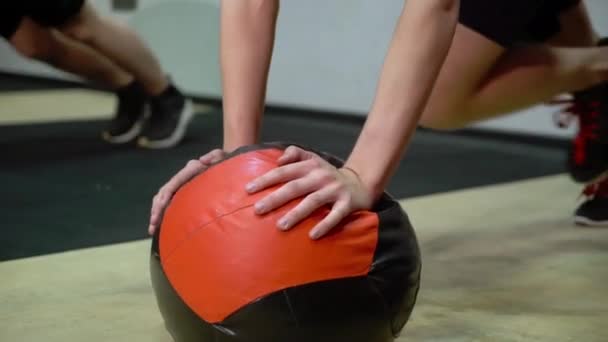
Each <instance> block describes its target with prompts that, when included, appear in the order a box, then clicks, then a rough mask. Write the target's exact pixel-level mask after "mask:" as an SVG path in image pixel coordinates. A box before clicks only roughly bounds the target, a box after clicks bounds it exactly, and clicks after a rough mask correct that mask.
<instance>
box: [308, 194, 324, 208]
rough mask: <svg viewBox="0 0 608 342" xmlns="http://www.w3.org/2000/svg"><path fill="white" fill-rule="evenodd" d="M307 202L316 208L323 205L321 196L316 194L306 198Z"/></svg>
mask: <svg viewBox="0 0 608 342" xmlns="http://www.w3.org/2000/svg"><path fill="white" fill-rule="evenodd" d="M308 201H309V202H310V204H312V205H317V206H318V205H321V204H323V202H324V201H323V196H322V195H321V194H320V193H318V192H315V193H313V194H310V195H309V196H308Z"/></svg>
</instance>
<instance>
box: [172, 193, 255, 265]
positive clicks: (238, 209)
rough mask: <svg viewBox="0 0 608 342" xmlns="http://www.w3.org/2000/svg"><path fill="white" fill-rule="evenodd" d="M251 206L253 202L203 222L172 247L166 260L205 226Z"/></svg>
mask: <svg viewBox="0 0 608 342" xmlns="http://www.w3.org/2000/svg"><path fill="white" fill-rule="evenodd" d="M251 207H253V204H250V205H246V206H244V207H240V208H236V209H234V210H233V211H230V212H227V213H225V214H222V215H220V216H218V217H216V218H214V219H213V220H211V221H209V222H207V223H205V224H202V225H201V226H199V227H196V228H194V229H193V230H192V231H191V232H190V233H189V234H188V235H186V237H184V238H183V239H182V240H181V241H180V242H178V243H177V244H176V245H175V247H173V249H172V250H171V251H170V252H169V253H168V254H167V257H166V258H165V261H166V262H168V261H169V259H171V256H173V253H175V251H177V249H178V248H179V247H181V246H182V245H183V244H184V243H186V242H187V241H189V240H190V239H192V237H193V236H194V235H196V234H198V233H199V232H200V231H201V230H202V229H203V228H205V227H206V226H208V225H210V224H213V223H215V222H217V221H218V220H220V219H222V218H223V217H224V216H228V215H232V214H234V213H236V212H238V211H241V210H243V209H247V208H251ZM161 258H162V254H161Z"/></svg>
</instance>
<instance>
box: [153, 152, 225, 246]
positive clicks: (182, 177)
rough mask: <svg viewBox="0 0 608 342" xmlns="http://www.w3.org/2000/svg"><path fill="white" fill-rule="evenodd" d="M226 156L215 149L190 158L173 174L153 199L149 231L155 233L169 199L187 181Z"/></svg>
mask: <svg viewBox="0 0 608 342" xmlns="http://www.w3.org/2000/svg"><path fill="white" fill-rule="evenodd" d="M225 156H226V153H225V152H224V151H223V150H220V149H216V150H213V151H211V152H209V153H207V154H205V155H204V156H202V157H200V158H199V159H193V160H190V161H189V162H188V163H187V164H186V166H185V167H184V168H183V169H181V170H180V171H179V172H178V173H177V174H176V175H175V176H173V177H172V178H171V179H170V180H169V181H168V182H167V183H166V184H165V185H163V186H162V187H161V188H160V190H159V191H158V193H157V194H156V196H154V199H153V200H152V209H151V211H150V224H149V226H148V233H149V234H150V235H152V234H154V232H155V231H156V229H157V228H158V226H159V225H160V223H161V221H162V218H163V214H164V212H165V209H166V208H167V206H168V205H169V201H170V200H171V198H172V197H173V195H174V194H175V193H176V192H177V190H178V189H179V188H180V187H181V186H182V185H184V184H185V183H187V182H188V181H189V180H191V179H192V178H194V176H196V175H198V174H199V173H201V172H203V171H205V169H207V168H208V167H209V166H210V165H211V164H214V163H216V162H219V161H221V160H222V159H224V157H225Z"/></svg>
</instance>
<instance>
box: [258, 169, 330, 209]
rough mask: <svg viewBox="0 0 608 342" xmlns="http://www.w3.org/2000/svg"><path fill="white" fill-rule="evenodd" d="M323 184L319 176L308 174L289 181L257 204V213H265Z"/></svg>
mask: <svg viewBox="0 0 608 342" xmlns="http://www.w3.org/2000/svg"><path fill="white" fill-rule="evenodd" d="M321 186H322V183H320V182H319V179H318V177H314V176H312V175H308V176H305V177H302V178H298V179H295V180H292V181H290V182H287V183H286V184H284V185H283V186H281V187H280V188H279V189H277V190H275V191H273V192H272V193H270V194H269V195H267V196H266V197H264V198H262V199H261V200H259V201H258V202H257V203H256V204H255V211H256V214H260V215H261V214H265V213H267V212H270V211H272V210H274V209H277V208H279V207H281V206H282V205H284V204H286V203H288V202H290V201H292V200H294V199H296V198H299V197H302V196H304V195H306V194H309V193H311V192H314V191H316V190H318V189H319V188H320V187H321Z"/></svg>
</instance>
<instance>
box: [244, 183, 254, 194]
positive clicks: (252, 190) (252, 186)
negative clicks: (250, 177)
mask: <svg viewBox="0 0 608 342" xmlns="http://www.w3.org/2000/svg"><path fill="white" fill-rule="evenodd" d="M245 190H247V192H254V191H255V184H254V183H249V184H247V185H246V186H245Z"/></svg>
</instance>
